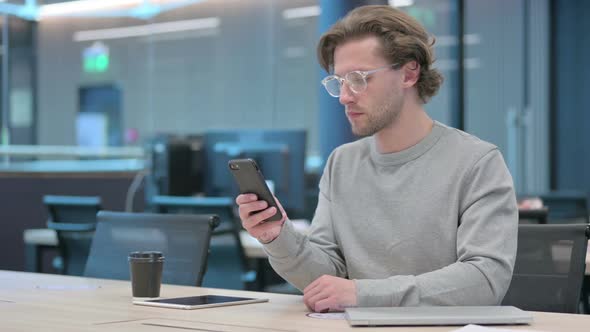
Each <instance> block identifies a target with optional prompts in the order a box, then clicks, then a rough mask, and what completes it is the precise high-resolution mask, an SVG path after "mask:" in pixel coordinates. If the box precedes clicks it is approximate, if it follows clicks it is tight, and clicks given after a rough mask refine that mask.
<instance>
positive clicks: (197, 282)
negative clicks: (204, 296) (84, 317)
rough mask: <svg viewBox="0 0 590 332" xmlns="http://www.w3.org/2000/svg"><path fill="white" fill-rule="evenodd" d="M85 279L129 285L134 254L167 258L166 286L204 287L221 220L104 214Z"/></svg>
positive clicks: (148, 214) (187, 216) (178, 216)
mask: <svg viewBox="0 0 590 332" xmlns="http://www.w3.org/2000/svg"><path fill="white" fill-rule="evenodd" d="M97 218H98V223H97V227H96V232H95V234H94V239H93V241H92V247H91V250H90V256H89V257H88V262H87V264H86V270H85V272H84V276H86V277H95V278H105V279H120V280H129V263H128V261H127V257H128V255H129V253H130V252H132V251H161V252H162V253H163V254H164V270H163V273H162V282H163V283H167V284H176V285H189V286H201V283H202V281H203V276H204V274H205V269H206V267H207V256H208V252H209V241H210V239H211V233H212V231H213V229H215V227H217V225H218V224H219V218H218V217H217V216H215V215H169V214H168V215H166V214H151V213H124V212H108V211H101V212H99V213H98V217H97Z"/></svg>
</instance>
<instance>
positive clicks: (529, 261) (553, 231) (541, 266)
mask: <svg viewBox="0 0 590 332" xmlns="http://www.w3.org/2000/svg"><path fill="white" fill-rule="evenodd" d="M589 237H590V228H589V225H587V224H570V225H519V226H518V251H517V254H516V263H515V265H514V274H513V277H512V282H511V284H510V288H509V289H508V292H507V293H506V296H505V297H504V301H503V302H502V304H503V305H513V306H516V307H519V308H521V309H524V310H532V311H549V312H562V313H577V312H578V306H579V303H580V294H581V290H582V280H583V278H584V270H585V268H586V267H585V260H586V249H587V246H588V238H589Z"/></svg>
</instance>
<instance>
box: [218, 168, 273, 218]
mask: <svg viewBox="0 0 590 332" xmlns="http://www.w3.org/2000/svg"><path fill="white" fill-rule="evenodd" d="M228 166H229V170H230V171H231V173H232V174H233V176H234V178H235V179H236V182H237V184H238V187H239V188H240V193H241V194H256V196H258V199H259V200H263V201H266V203H268V207H271V206H274V207H275V208H276V209H277V213H275V215H274V216H272V217H270V218H268V219H266V220H265V222H266V221H279V220H281V219H282V218H283V214H282V213H281V209H279V206H278V204H277V202H276V201H275V198H274V196H273V194H272V192H271V191H270V189H269V188H268V186H267V185H266V181H264V176H263V175H262V172H261V171H260V168H259V167H258V165H257V164H256V162H255V161H254V160H252V159H232V160H230V161H229V163H228Z"/></svg>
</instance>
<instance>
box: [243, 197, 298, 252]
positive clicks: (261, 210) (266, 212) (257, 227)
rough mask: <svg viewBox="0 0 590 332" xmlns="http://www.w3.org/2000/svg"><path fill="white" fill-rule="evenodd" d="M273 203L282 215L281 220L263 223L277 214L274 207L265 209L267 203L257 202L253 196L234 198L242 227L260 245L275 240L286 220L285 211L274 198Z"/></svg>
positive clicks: (256, 198)
mask: <svg viewBox="0 0 590 332" xmlns="http://www.w3.org/2000/svg"><path fill="white" fill-rule="evenodd" d="M275 201H276V202H277V205H278V207H279V208H280V209H281V212H282V213H283V218H282V219H281V220H279V221H269V222H263V221H264V220H266V219H268V218H270V217H272V216H274V215H275V214H276V213H277V210H276V208H275V207H270V208H267V207H268V203H266V201H259V200H258V197H256V195H255V194H242V195H239V196H238V197H236V203H237V204H238V206H239V207H240V208H239V210H240V219H242V226H243V227H244V228H245V229H246V231H248V233H250V235H252V237H255V238H256V239H258V242H260V243H269V242H272V241H273V240H274V239H276V238H277V236H279V233H280V232H281V228H282V227H283V224H284V223H285V220H286V219H287V214H286V213H285V209H283V206H282V205H281V203H280V202H279V200H278V199H277V198H276V197H275Z"/></svg>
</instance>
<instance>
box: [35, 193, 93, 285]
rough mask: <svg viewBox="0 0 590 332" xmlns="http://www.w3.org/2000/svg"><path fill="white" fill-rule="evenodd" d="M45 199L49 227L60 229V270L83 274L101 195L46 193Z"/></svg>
mask: <svg viewBox="0 0 590 332" xmlns="http://www.w3.org/2000/svg"><path fill="white" fill-rule="evenodd" d="M43 203H44V204H45V206H46V207H47V210H48V213H49V220H48V221H47V227H48V228H51V229H54V230H55V231H56V233H57V238H58V249H59V253H60V256H61V258H62V261H61V264H60V265H61V266H60V267H59V268H60V269H61V272H62V273H63V274H67V275H77V276H81V275H82V274H83V273H84V266H85V265H86V259H87V258H88V252H89V250H90V243H91V242H92V236H93V235H94V229H95V227H96V213H97V212H98V211H99V210H100V209H101V203H102V202H101V199H100V197H98V196H55V195H45V196H43Z"/></svg>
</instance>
